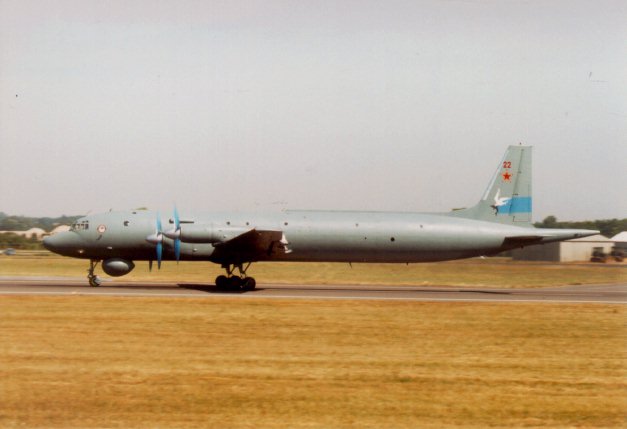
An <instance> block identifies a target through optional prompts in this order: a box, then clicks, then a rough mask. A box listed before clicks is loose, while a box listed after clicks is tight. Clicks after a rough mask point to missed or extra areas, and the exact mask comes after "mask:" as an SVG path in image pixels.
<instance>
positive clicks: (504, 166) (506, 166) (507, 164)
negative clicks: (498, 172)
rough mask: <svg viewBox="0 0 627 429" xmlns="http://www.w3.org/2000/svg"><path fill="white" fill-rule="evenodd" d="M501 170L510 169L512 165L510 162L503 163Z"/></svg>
mask: <svg viewBox="0 0 627 429" xmlns="http://www.w3.org/2000/svg"><path fill="white" fill-rule="evenodd" d="M503 168H512V163H511V162H510V161H503Z"/></svg>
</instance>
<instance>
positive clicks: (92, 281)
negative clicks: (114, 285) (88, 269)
mask: <svg viewBox="0 0 627 429" xmlns="http://www.w3.org/2000/svg"><path fill="white" fill-rule="evenodd" d="M101 284H102V281H101V280H100V279H99V278H98V276H89V286H91V287H98V286H100V285H101Z"/></svg>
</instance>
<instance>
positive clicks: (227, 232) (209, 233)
mask: <svg viewBox="0 0 627 429" xmlns="http://www.w3.org/2000/svg"><path fill="white" fill-rule="evenodd" d="M248 230H250V228H239V227H227V228H216V227H214V226H213V225H212V224H196V225H184V226H182V227H179V228H178V229H172V230H170V231H166V232H164V235H165V236H166V237H168V238H171V239H179V240H181V241H182V242H183V243H219V242H222V241H226V240H230V239H231V238H234V237H237V236H238V235H240V234H243V233H245V232H246V231H248Z"/></svg>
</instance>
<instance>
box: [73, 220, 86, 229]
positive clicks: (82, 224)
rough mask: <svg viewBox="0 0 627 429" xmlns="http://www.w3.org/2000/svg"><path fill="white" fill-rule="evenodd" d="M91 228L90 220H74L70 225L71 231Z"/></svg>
mask: <svg viewBox="0 0 627 429" xmlns="http://www.w3.org/2000/svg"><path fill="white" fill-rule="evenodd" d="M87 229H89V221H87V220H85V221H83V222H74V223H73V224H72V226H71V227H70V231H84V230H87Z"/></svg>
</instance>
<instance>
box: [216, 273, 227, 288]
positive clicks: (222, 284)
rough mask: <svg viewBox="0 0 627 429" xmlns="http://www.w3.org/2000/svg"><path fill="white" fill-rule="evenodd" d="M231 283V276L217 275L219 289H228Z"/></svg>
mask: <svg viewBox="0 0 627 429" xmlns="http://www.w3.org/2000/svg"><path fill="white" fill-rule="evenodd" d="M228 284H229V278H228V277H227V276H224V275H222V276H218V277H216V287H217V288H218V289H226V288H227V287H228Z"/></svg>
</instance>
